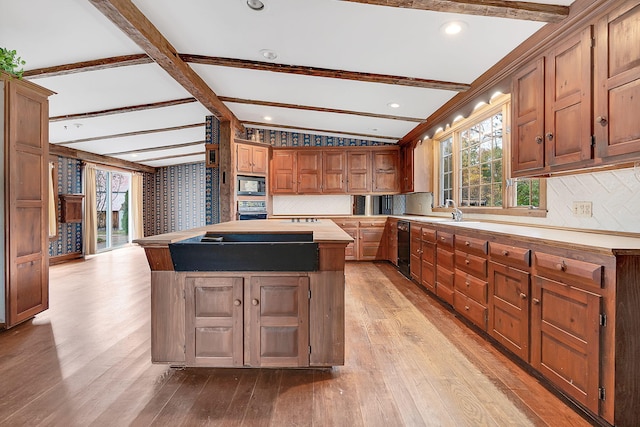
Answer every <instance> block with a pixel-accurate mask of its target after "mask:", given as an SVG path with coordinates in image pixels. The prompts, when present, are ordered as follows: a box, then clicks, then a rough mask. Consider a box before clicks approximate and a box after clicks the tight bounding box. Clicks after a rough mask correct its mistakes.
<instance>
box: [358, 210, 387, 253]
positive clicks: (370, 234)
mask: <svg viewBox="0 0 640 427" xmlns="http://www.w3.org/2000/svg"><path fill="white" fill-rule="evenodd" d="M385 221H386V219H384V220H375V219H372V220H360V221H358V260H359V261H375V260H383V259H386V254H385V244H384V241H383V239H382V236H383V235H384V224H385Z"/></svg>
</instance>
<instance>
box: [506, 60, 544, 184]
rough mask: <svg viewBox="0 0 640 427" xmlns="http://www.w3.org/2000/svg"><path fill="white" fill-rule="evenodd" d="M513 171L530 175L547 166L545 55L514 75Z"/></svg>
mask: <svg viewBox="0 0 640 427" xmlns="http://www.w3.org/2000/svg"><path fill="white" fill-rule="evenodd" d="M511 93H513V94H514V95H515V96H514V98H513V100H512V120H513V141H512V143H511V147H512V150H511V172H512V175H513V176H520V175H526V174H527V173H531V172H533V171H537V170H542V169H543V168H544V139H543V137H544V58H540V59H539V60H537V61H536V62H534V63H532V64H531V65H529V66H527V67H526V68H524V69H523V70H522V71H520V72H519V73H517V74H516V75H515V76H514V78H513V87H512V92H511Z"/></svg>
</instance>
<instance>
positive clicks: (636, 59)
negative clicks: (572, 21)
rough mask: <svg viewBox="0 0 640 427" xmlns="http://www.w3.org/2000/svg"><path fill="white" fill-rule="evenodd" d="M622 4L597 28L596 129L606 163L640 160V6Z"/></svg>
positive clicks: (598, 146)
mask: <svg viewBox="0 0 640 427" xmlns="http://www.w3.org/2000/svg"><path fill="white" fill-rule="evenodd" d="M619 3H620V6H618V7H616V8H615V10H613V11H611V12H610V13H608V14H606V15H605V16H603V17H602V18H600V19H599V21H598V23H597V27H596V47H595V49H596V62H595V84H596V90H595V94H594V95H595V109H594V127H595V137H596V148H597V151H598V155H599V156H600V157H602V158H603V159H604V161H605V162H606V163H610V162H619V161H624V160H626V159H631V158H632V159H636V160H637V159H639V158H640V120H638V112H640V37H639V36H638V22H640V4H638V2H637V1H623V2H619Z"/></svg>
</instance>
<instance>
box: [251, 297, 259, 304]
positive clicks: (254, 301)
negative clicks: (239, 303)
mask: <svg viewBox="0 0 640 427" xmlns="http://www.w3.org/2000/svg"><path fill="white" fill-rule="evenodd" d="M258 303H259V301H258V300H257V299H255V298H254V299H253V300H252V301H251V304H253V305H258Z"/></svg>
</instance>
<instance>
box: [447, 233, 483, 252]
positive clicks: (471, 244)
mask: <svg viewBox="0 0 640 427" xmlns="http://www.w3.org/2000/svg"><path fill="white" fill-rule="evenodd" d="M455 243H456V249H457V250H459V251H463V252H467V253H470V254H476V255H486V254H488V253H489V249H488V248H489V244H488V242H487V241H486V240H482V239H475V238H473V237H467V236H461V235H459V234H456V238H455Z"/></svg>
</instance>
